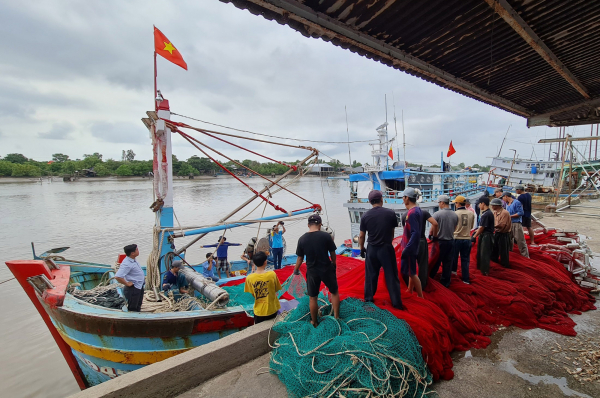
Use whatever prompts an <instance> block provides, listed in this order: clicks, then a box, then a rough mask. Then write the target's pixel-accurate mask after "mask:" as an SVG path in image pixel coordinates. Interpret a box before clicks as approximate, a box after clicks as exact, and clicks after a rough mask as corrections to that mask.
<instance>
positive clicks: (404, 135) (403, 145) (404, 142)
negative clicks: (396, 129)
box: [402, 109, 407, 167]
mask: <svg viewBox="0 0 600 398" xmlns="http://www.w3.org/2000/svg"><path fill="white" fill-rule="evenodd" d="M402 147H403V150H404V156H403V159H404V167H406V165H407V163H406V134H404V109H402Z"/></svg>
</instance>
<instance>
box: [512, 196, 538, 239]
mask: <svg viewBox="0 0 600 398" xmlns="http://www.w3.org/2000/svg"><path fill="white" fill-rule="evenodd" d="M515 190H516V191H517V194H518V195H519V196H518V197H517V200H518V201H519V202H521V204H522V205H523V222H522V223H521V224H523V228H527V232H529V244H530V245H535V233H534V232H533V228H531V195H530V194H529V193H528V192H525V187H524V186H523V185H520V184H519V185H517V186H516V187H515Z"/></svg>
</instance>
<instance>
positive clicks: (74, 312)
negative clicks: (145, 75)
mask: <svg viewBox="0 0 600 398" xmlns="http://www.w3.org/2000/svg"><path fill="white" fill-rule="evenodd" d="M147 115H148V117H147V118H144V119H142V121H143V122H144V124H145V125H146V127H147V128H148V130H149V132H150V137H151V139H152V145H153V169H154V176H153V178H154V183H153V186H154V197H155V199H156V201H155V202H154V203H153V204H152V206H151V209H152V210H153V211H154V212H155V214H156V221H155V226H154V230H153V237H154V244H153V250H152V253H150V256H149V258H148V261H147V263H146V267H143V268H144V272H145V274H146V288H145V289H146V295H145V297H144V305H143V306H142V312H129V311H127V306H126V305H123V306H122V307H119V305H120V304H123V303H124V297H123V292H122V290H121V285H119V284H118V283H117V282H116V281H115V280H114V279H113V277H114V276H115V272H116V269H117V268H116V267H117V266H116V265H110V264H101V263H93V262H84V261H77V260H71V259H67V258H65V257H64V252H65V250H66V249H68V248H67V247H61V248H57V249H52V250H49V251H46V252H44V253H43V254H40V255H37V254H36V252H35V248H34V250H33V260H15V261H8V262H6V264H7V266H8V267H9V269H10V270H11V272H12V273H13V274H14V276H15V277H16V279H17V280H18V282H19V283H20V285H21V287H22V288H23V290H24V291H25V292H26V293H27V295H28V296H29V298H30V299H31V301H32V303H33V304H34V306H35V307H36V309H37V310H38V312H39V314H40V316H41V317H42V318H43V320H44V322H45V323H46V326H47V327H48V329H49V330H50V332H51V334H52V336H53V338H54V340H55V341H56V344H57V345H58V347H59V348H60V350H61V353H62V354H63V356H64V358H65V360H66V361H67V364H68V365H69V367H70V369H71V371H72V372H73V375H74V376H75V379H76V380H77V383H78V384H79V387H80V388H81V389H84V388H87V387H90V386H94V385H97V384H100V383H102V382H105V381H107V380H110V379H113V378H116V377H118V376H120V375H123V374H125V373H128V372H131V371H134V370H136V369H139V368H141V367H144V366H146V365H150V364H152V363H155V362H159V361H161V360H164V359H166V358H169V357H172V356H175V355H177V354H179V353H182V352H184V351H186V350H189V349H191V348H194V347H198V346H200V345H203V344H206V343H209V342H211V341H214V340H217V339H219V338H221V337H224V336H226V335H229V334H231V333H235V332H237V331H239V330H241V329H243V328H245V327H248V326H250V325H252V324H253V319H252V318H251V317H249V316H248V315H247V313H246V311H245V309H244V308H243V307H241V306H228V299H229V296H228V294H227V292H226V291H225V290H223V289H222V288H221V287H220V286H219V285H218V284H217V285H216V284H211V283H210V282H209V281H207V280H206V279H204V278H203V277H202V273H201V272H202V266H201V265H197V264H189V266H187V267H184V268H182V269H181V271H180V272H182V273H183V274H184V275H185V277H186V279H187V281H188V283H189V285H190V287H192V288H193V290H192V292H193V293H192V294H191V296H190V299H189V300H188V301H187V303H188V304H187V305H186V306H184V307H182V306H179V307H180V308H176V304H177V303H179V302H175V301H173V300H171V299H170V298H167V299H166V300H165V299H164V298H165V297H164V294H162V293H161V292H160V290H161V280H162V276H163V275H164V273H165V272H167V271H168V270H169V269H170V265H171V263H172V261H173V260H174V259H181V260H183V261H185V251H186V249H188V248H189V247H190V246H191V245H192V244H194V243H196V242H198V241H199V240H200V239H201V238H202V237H204V236H206V235H207V234H209V233H211V232H218V231H221V232H220V233H223V231H225V230H228V229H230V228H236V227H240V226H248V225H257V226H260V225H261V224H262V223H269V222H271V221H272V220H281V219H286V218H287V219H290V218H291V219H293V218H301V217H307V216H309V215H310V214H312V213H314V212H316V211H317V212H318V211H319V210H320V209H321V208H320V206H319V205H318V204H313V203H311V202H309V201H307V202H308V206H307V207H306V208H303V209H299V210H294V211H288V210H285V209H283V208H282V207H281V206H279V205H276V204H275V203H273V199H272V194H274V193H276V192H277V191H278V190H286V191H289V190H288V189H287V187H286V186H288V185H289V184H290V183H291V182H293V180H294V179H296V178H300V177H302V175H303V173H304V170H303V169H302V167H303V166H304V164H305V163H306V162H308V161H309V160H311V159H313V158H314V159H316V157H317V155H318V152H317V151H316V150H314V149H312V148H306V147H299V148H301V149H306V150H308V152H309V155H308V156H307V157H306V158H305V159H304V160H303V161H301V162H300V163H299V164H297V165H287V164H286V165H287V166H288V172H286V173H285V174H284V175H283V176H280V177H279V178H277V179H275V180H270V179H268V178H266V177H264V176H261V175H259V174H258V173H256V172H254V171H251V170H250V169H247V170H248V171H251V172H252V173H253V175H255V176H260V177H261V178H264V179H265V180H267V181H268V183H267V184H266V186H265V187H264V188H263V189H261V190H255V189H253V188H252V187H250V186H249V185H248V184H246V183H245V182H243V181H241V180H240V179H239V178H238V177H237V176H235V175H233V173H231V172H230V171H228V170H227V168H225V167H224V166H223V165H222V164H220V163H219V162H218V161H217V160H216V159H214V158H213V157H211V156H210V155H207V156H209V157H210V158H211V159H212V160H213V161H214V162H215V163H216V164H217V165H219V166H220V167H221V168H222V170H223V172H224V173H225V174H230V175H231V176H232V177H233V178H235V179H237V180H238V181H240V182H241V183H242V184H244V185H246V186H247V187H248V189H249V190H250V191H251V192H252V195H251V196H250V198H249V199H248V200H247V201H246V202H244V203H243V204H242V205H241V206H239V207H238V208H236V209H234V210H233V211H232V212H231V213H229V214H228V215H227V216H225V217H223V218H222V219H221V220H219V221H218V222H216V223H214V224H213V225H210V226H199V227H184V226H180V225H177V226H176V225H175V224H174V217H173V214H174V213H173V172H172V153H171V136H172V135H175V134H179V135H180V136H181V137H183V138H184V139H185V140H186V141H188V142H190V143H192V145H193V146H195V147H196V148H198V149H200V151H201V152H203V153H205V155H206V151H207V150H209V148H210V147H207V146H206V145H205V144H204V143H203V142H201V141H199V140H198V139H196V138H194V137H192V136H191V135H190V134H187V133H184V132H183V131H182V129H183V128H191V127H190V126H187V125H185V124H184V123H177V122H174V121H171V112H170V107H169V101H168V100H166V99H163V97H162V96H161V95H160V92H158V93H157V98H156V109H155V111H149V112H147ZM195 130H197V131H198V132H201V133H203V134H206V135H209V136H211V137H214V138H217V139H218V140H221V141H224V139H223V138H219V137H218V136H217V134H219V133H218V132H214V131H211V132H208V131H207V130H202V129H195ZM222 134H223V136H227V134H225V133H222ZM248 139H250V138H248ZM272 144H274V145H276V143H272ZM231 145H234V146H237V147H239V146H238V145H235V144H231ZM281 145H285V144H281ZM287 146H290V145H287ZM243 149H245V150H249V149H248V148H243ZM253 153H255V152H253ZM221 155H222V154H221ZM223 156H225V155H223ZM280 163H281V164H285V163H283V162H280ZM293 172H297V174H296V177H294V178H292V179H291V180H292V181H291V182H289V183H287V184H286V185H281V184H280V183H279V182H280V181H281V180H282V179H283V178H285V177H286V176H288V175H290V174H292V173H293ZM297 196H298V195H297ZM255 199H257V200H259V201H261V203H259V206H261V207H262V203H264V208H266V207H267V206H272V207H273V208H274V209H275V210H277V212H278V214H276V215H273V216H267V217H261V218H256V219H249V218H247V216H246V217H241V218H240V219H238V220H235V221H232V220H231V217H233V216H234V215H236V214H238V213H239V211H240V210H242V209H244V208H245V207H246V206H248V205H249V204H250V203H252V202H253V201H254V200H255ZM304 200H306V199H304ZM259 206H257V208H258V207H259ZM255 209H256V208H255ZM251 213H252V212H250V213H249V214H251ZM263 214H264V209H263ZM259 228H260V227H259ZM192 236H194V237H195V238H194V239H193V240H192V242H188V243H187V244H185V245H178V244H177V245H176V243H178V242H179V240H178V239H179V238H183V237H192ZM257 238H259V239H258V242H257V245H256V246H257V247H256V249H257V250H262V251H269V242H268V240H267V239H265V238H262V239H260V238H261V236H259V235H258V232H257ZM124 243H129V242H124ZM261 245H262V246H261ZM32 248H33V245H32ZM117 254H118V253H115V258H116V257H117ZM122 256H123V255H122ZM295 261H296V257H295V256H285V257H284V261H283V264H293V263H295ZM117 263H118V262H117ZM232 268H233V269H232V271H233V272H236V271H238V273H239V271H242V273H243V271H245V270H246V269H247V264H246V262H245V261H237V262H233V264H232ZM241 277H243V276H234V277H232V278H225V279H222V280H220V281H219V284H222V283H224V282H228V281H231V280H232V279H234V278H241ZM108 290H110V291H111V292H112V294H113V296H111V297H108V298H106V297H103V298H102V300H100V298H99V297H100V293H101V291H108ZM161 297H162V298H163V299H162V300H161ZM107 303H109V304H111V305H112V306H111V305H107ZM115 303H116V308H115V305H114V304H115ZM119 303H120V304H119ZM145 305H148V306H153V305H155V306H161V305H163V306H165V305H166V308H165V307H163V308H162V310H160V311H158V312H145V311H144V306H145Z"/></svg>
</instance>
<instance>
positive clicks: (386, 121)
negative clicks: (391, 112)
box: [383, 94, 390, 170]
mask: <svg viewBox="0 0 600 398" xmlns="http://www.w3.org/2000/svg"><path fill="white" fill-rule="evenodd" d="M383 98H384V100H385V146H386V147H385V148H384V149H387V144H388V134H387V133H388V118H387V94H384V95H383ZM385 169H386V170H389V169H390V159H389V156H386V157H385Z"/></svg>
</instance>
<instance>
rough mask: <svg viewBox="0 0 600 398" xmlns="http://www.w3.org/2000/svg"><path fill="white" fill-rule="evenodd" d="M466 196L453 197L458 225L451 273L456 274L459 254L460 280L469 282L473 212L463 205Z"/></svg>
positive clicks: (455, 233) (455, 232)
mask: <svg viewBox="0 0 600 398" xmlns="http://www.w3.org/2000/svg"><path fill="white" fill-rule="evenodd" d="M466 201H467V200H466V198H465V197H464V196H462V195H458V196H457V197H456V198H455V199H454V201H453V202H454V203H456V215H457V216H458V225H457V226H456V230H455V231H454V259H453V262H452V273H453V274H456V271H457V269H458V256H459V255H460V269H461V274H462V275H461V276H462V281H463V282H464V283H467V284H469V283H470V282H469V264H470V262H471V229H473V224H474V222H475V214H474V212H470V211H469V210H467V208H466V207H465V204H466Z"/></svg>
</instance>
